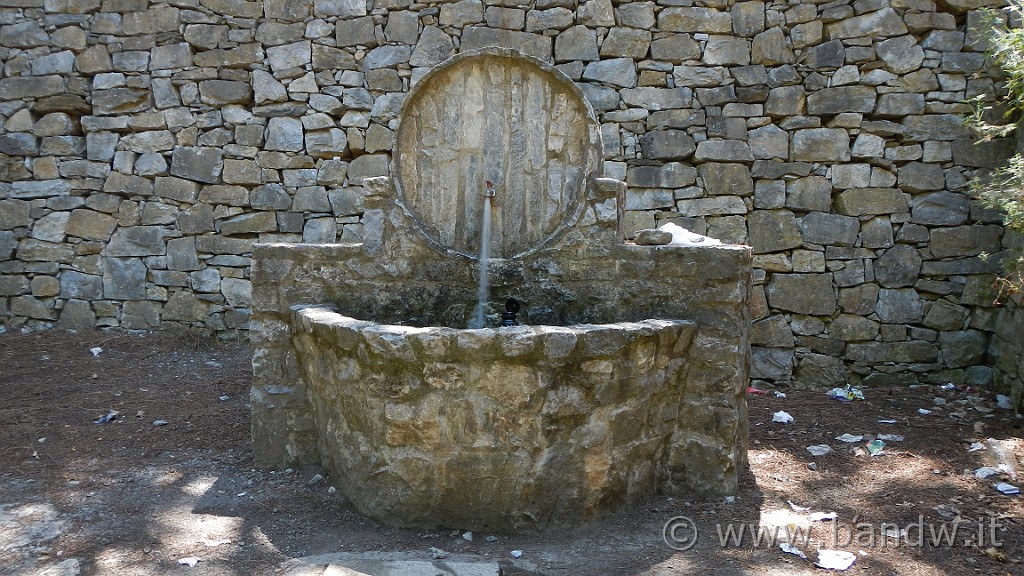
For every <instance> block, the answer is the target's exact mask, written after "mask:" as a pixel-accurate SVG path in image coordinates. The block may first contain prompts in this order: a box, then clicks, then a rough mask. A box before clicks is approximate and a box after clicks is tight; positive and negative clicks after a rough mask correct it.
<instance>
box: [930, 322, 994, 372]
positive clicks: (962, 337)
mask: <svg viewBox="0 0 1024 576" xmlns="http://www.w3.org/2000/svg"><path fill="white" fill-rule="evenodd" d="M987 342H988V339H987V338H986V337H985V333H984V332H981V331H978V330H964V331H960V332H940V333H939V355H940V358H941V360H942V363H943V365H945V366H946V367H947V368H962V367H965V366H973V365H975V364H981V363H982V362H983V361H984V359H985V349H986V344H987Z"/></svg>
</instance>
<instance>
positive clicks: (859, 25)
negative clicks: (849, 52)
mask: <svg viewBox="0 0 1024 576" xmlns="http://www.w3.org/2000/svg"><path fill="white" fill-rule="evenodd" d="M825 29H826V33H827V34H828V36H829V38H840V39H841V38H855V37H858V36H860V37H890V36H899V35H902V34H906V33H907V26H906V24H904V22H903V19H902V18H900V16H899V14H897V13H896V11H895V10H893V9H892V8H883V9H881V10H878V11H877V12H869V13H867V14H862V15H860V16H854V17H853V18H847V19H845V20H840V21H839V22H833V23H831V24H828V25H827V26H826V27H825Z"/></svg>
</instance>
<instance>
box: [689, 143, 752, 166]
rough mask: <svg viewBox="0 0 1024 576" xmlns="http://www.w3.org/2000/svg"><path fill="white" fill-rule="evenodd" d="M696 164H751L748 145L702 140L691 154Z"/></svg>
mask: <svg viewBox="0 0 1024 576" xmlns="http://www.w3.org/2000/svg"><path fill="white" fill-rule="evenodd" d="M693 158H694V160H695V161H697V162H707V161H712V162H753V160H754V155H753V154H752V153H751V151H750V145H749V144H748V143H747V142H744V141H742V140H704V141H703V142H698V143H697V149H696V151H695V152H694V153H693Z"/></svg>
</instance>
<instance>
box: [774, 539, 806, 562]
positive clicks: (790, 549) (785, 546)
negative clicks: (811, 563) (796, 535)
mask: <svg viewBox="0 0 1024 576" xmlns="http://www.w3.org/2000/svg"><path fill="white" fill-rule="evenodd" d="M779 549H780V550H782V551H783V552H785V553H786V554H792V555H794V556H799V557H801V558H803V559H804V560H807V554H804V553H803V550H800V549H799V548H797V547H796V546H793V545H792V544H790V543H789V542H783V543H782V544H779Z"/></svg>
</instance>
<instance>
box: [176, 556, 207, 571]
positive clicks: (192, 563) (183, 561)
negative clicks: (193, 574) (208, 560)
mask: <svg viewBox="0 0 1024 576" xmlns="http://www.w3.org/2000/svg"><path fill="white" fill-rule="evenodd" d="M202 560H203V559H202V558H196V557H195V556H189V557H188V558H178V564H179V565H181V566H188V567H189V568H195V567H196V564H199V563H200V562H202Z"/></svg>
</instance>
